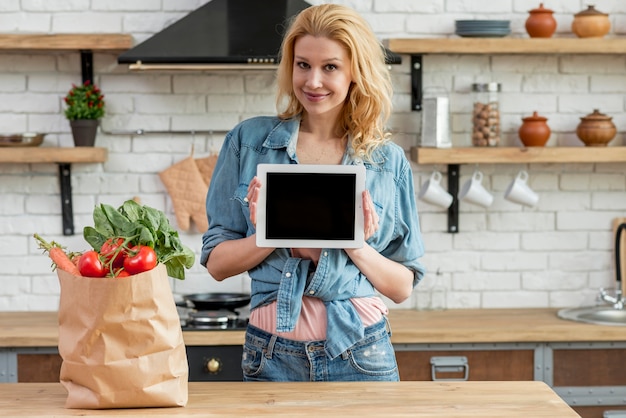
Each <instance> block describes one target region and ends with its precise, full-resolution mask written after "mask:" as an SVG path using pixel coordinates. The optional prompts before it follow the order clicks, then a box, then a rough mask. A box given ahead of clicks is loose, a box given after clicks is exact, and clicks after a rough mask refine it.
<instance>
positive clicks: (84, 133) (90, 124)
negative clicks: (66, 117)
mask: <svg viewBox="0 0 626 418" xmlns="http://www.w3.org/2000/svg"><path fill="white" fill-rule="evenodd" d="M99 124H100V121H99V120H98V119H78V120H71V121H70V127H71V128H72V136H73V137H74V145H75V146H77V147H93V146H94V144H95V143H96V133H97V132H98V125H99Z"/></svg>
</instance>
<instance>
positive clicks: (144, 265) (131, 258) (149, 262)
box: [124, 245, 158, 275]
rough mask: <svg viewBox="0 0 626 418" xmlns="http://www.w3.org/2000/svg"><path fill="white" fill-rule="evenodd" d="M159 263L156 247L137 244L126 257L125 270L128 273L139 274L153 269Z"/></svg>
mask: <svg viewBox="0 0 626 418" xmlns="http://www.w3.org/2000/svg"><path fill="white" fill-rule="evenodd" d="M157 263H158V260H157V255H156V253H155V252H154V249H152V248H151V247H148V246H147V245H137V246H135V247H133V248H131V249H130V251H129V252H128V255H127V256H126V258H125V259H124V270H126V271H127V272H128V273H130V274H131V275H132V274H139V273H143V272H144V271H149V270H152V269H153V268H155V267H156V265H157Z"/></svg>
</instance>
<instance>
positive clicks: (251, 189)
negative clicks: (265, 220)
mask: <svg viewBox="0 0 626 418" xmlns="http://www.w3.org/2000/svg"><path fill="white" fill-rule="evenodd" d="M260 190H261V180H259V179H258V177H257V176H254V178H253V179H252V181H250V184H249V185H248V194H247V195H246V197H245V199H244V200H245V201H246V202H248V209H249V210H250V222H252V225H254V227H255V228H256V207H257V202H258V201H259V193H260Z"/></svg>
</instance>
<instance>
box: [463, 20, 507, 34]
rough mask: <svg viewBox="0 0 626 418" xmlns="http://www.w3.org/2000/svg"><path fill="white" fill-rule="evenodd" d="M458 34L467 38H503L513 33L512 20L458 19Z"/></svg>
mask: <svg viewBox="0 0 626 418" xmlns="http://www.w3.org/2000/svg"><path fill="white" fill-rule="evenodd" d="M455 27H456V32H455V33H456V34H457V35H459V36H462V37H466V38H501V37H503V36H507V35H508V34H510V33H511V21H510V20H457V21H455Z"/></svg>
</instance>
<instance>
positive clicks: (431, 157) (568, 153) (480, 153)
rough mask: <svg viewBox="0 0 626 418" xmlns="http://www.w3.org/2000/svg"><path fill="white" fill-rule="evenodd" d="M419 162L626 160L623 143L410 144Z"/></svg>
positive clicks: (514, 162) (498, 162)
mask: <svg viewBox="0 0 626 418" xmlns="http://www.w3.org/2000/svg"><path fill="white" fill-rule="evenodd" d="M411 159H412V160H413V161H415V162H416V163H419V164H479V163H489V164H524V163H563V164H565V163H615V162H626V147H529V148H523V147H467V148H424V147H412V148H411Z"/></svg>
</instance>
